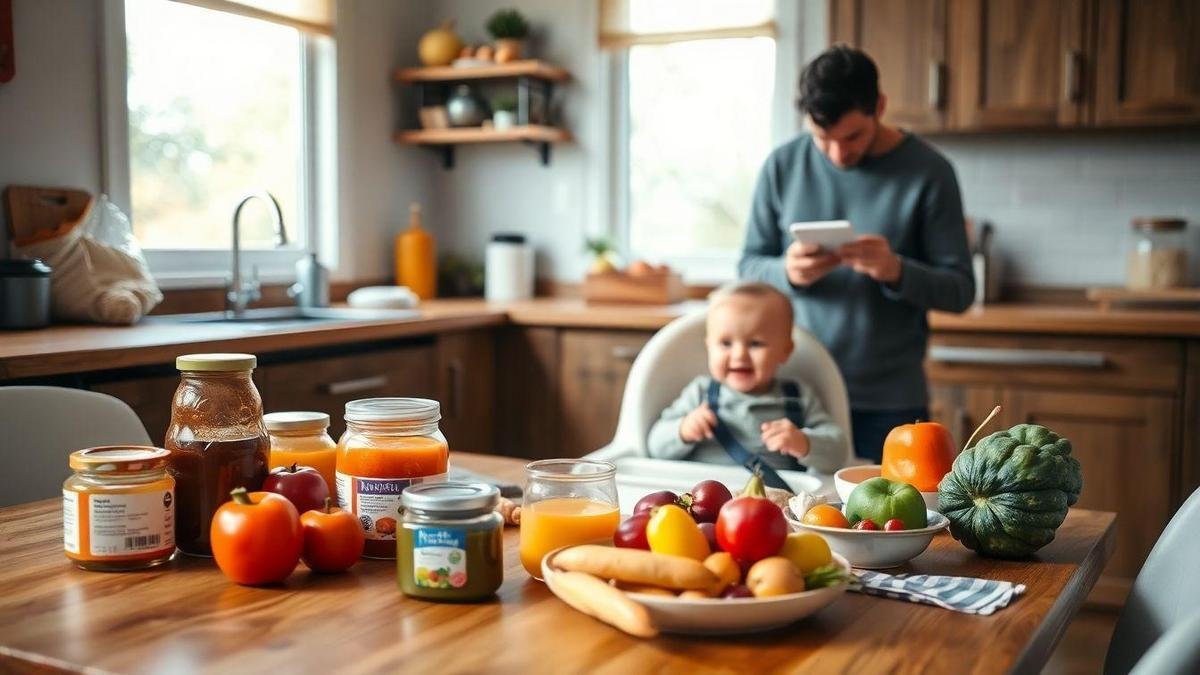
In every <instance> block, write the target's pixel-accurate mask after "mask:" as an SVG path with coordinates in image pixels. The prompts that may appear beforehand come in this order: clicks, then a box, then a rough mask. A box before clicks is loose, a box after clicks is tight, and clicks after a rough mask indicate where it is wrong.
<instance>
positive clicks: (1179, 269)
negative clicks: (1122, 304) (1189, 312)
mask: <svg viewBox="0 0 1200 675" xmlns="http://www.w3.org/2000/svg"><path fill="white" fill-rule="evenodd" d="M1186 227H1187V222H1186V221H1184V220H1181V219H1178V218H1135V219H1134V221H1133V231H1134V233H1135V234H1134V239H1133V245H1132V247H1131V248H1130V250H1129V255H1128V261H1127V269H1126V278H1125V285H1126V286H1127V287H1128V288H1130V289H1133V290H1149V289H1156V288H1174V287H1177V286H1187V285H1188V250H1187V241H1186V238H1185V234H1186V231H1187V230H1186Z"/></svg>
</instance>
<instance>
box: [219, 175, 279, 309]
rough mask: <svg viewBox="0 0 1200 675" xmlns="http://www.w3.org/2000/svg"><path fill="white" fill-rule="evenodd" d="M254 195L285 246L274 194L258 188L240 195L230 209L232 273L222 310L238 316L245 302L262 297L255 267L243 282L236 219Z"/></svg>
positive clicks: (276, 237) (276, 238) (239, 237)
mask: <svg viewBox="0 0 1200 675" xmlns="http://www.w3.org/2000/svg"><path fill="white" fill-rule="evenodd" d="M255 198H258V199H261V200H263V201H264V202H266V204H267V207H268V209H267V210H268V211H269V212H270V213H271V221H272V223H273V224H274V226H275V245H276V246H286V245H287V230H286V229H284V227H283V211H282V210H280V208H279V202H278V201H277V200H276V199H275V195H272V194H271V193H270V192H267V191H266V190H260V191H258V192H251V193H250V194H248V195H246V196H245V197H242V199H241V201H239V202H238V204H237V206H236V207H234V209H233V274H232V275H231V276H230V279H229V286H228V287H227V289H226V293H225V311H226V312H230V313H232V314H233V316H234V318H240V317H241V316H242V315H243V314H244V313H245V312H246V305H248V304H250V303H251V302H254V301H255V300H259V299H261V298H262V287H261V284H259V282H258V267H257V266H255V267H253V268H252V273H251V276H250V280H249V281H242V265H241V257H242V256H241V241H240V239H241V236H240V235H241V226H240V225H239V223H238V220H239V219H240V218H241V215H242V207H243V206H245V205H246V202H248V201H250V200H251V199H255Z"/></svg>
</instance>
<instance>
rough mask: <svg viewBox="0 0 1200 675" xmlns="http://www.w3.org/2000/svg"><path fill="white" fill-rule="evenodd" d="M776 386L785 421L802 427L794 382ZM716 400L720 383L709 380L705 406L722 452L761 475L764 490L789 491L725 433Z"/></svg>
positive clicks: (784, 381) (764, 466)
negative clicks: (780, 393)
mask: <svg viewBox="0 0 1200 675" xmlns="http://www.w3.org/2000/svg"><path fill="white" fill-rule="evenodd" d="M780 386H781V387H782V388H783V395H784V396H785V397H786V403H785V404H784V412H785V414H786V415H787V418H788V419H789V420H791V422H792V424H795V425H796V426H797V427H803V426H804V416H803V414H802V412H801V410H800V403H799V398H800V389H799V387H797V386H796V383H795V382H792V381H790V380H783V381H781V382H780ZM720 399H721V383H720V382H718V381H716V380H713V381H712V382H710V383H709V384H708V407H709V408H711V409H712V411H713V414H714V415H715V416H716V418H717V424H716V426H715V427H713V435H714V436H716V437H717V442H718V443H720V444H721V447H722V448H724V449H725V452H727V453H729V456H730V457H732V458H733V461H735V462H737V463H738V464H741V465H742V466H744V467H746V469H747V470H748V471H750V472H751V473H754V472H758V473H759V474H760V475H761V476H762V480H763V484H764V485H766V486H767V487H773V488H779V489H781V490H788V491H791V488H790V487H788V484H787V483H786V482H784V480H783V478H781V477H780V476H779V473H778V472H776V471H775V469H774V468H772V467H771V465H770V464H767V463H766V462H764V461H763V459H762V457H759V456H758V455H756V454H754V453H752V452H750V451H749V450H747V449H746V448H745V447H743V446H742V444H741V443H739V442H738V440H737V438H736V437H735V436H734V435H733V432H732V431H730V430H729V427H727V426H725V423H724V422H722V421H721V413H720V407H721V406H720ZM802 470H803V467H802Z"/></svg>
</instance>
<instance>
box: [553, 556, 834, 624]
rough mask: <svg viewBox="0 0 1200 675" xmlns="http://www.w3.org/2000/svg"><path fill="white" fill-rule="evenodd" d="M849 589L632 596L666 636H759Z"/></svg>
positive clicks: (640, 594) (814, 611)
mask: <svg viewBox="0 0 1200 675" xmlns="http://www.w3.org/2000/svg"><path fill="white" fill-rule="evenodd" d="M553 558H554V553H551V554H550V555H547V556H546V557H545V558H543V559H542V578H543V579H545V580H546V585H547V586H549V587H550V590H551V591H553V590H554V575H555V571H554V566H553V564H554V560H553ZM833 559H834V561H835V562H837V564H839V565H841V566H842V569H844V570H846V571H847V572H848V571H849V570H850V563H849V562H848V561H847V560H846V559H845V558H843V557H842V556H840V555H838V554H836V553H835V554H834V555H833ZM848 586H849V584H847V583H843V584H838V585H837V586H828V587H826V588H818V589H816V590H812V591H804V592H801V593H789V594H787V595H780V596H776V597H773V598H729V599H725V598H695V599H692V598H676V597H668V596H665V595H648V594H645V593H629V594H628V595H629V597H630V598H631V599H633V600H635V601H636V602H638V603H640V604H642V605H645V607H646V609H647V610H649V611H650V618H651V620H652V621H654V625H655V626H657V627H658V629H659V630H660V631H662V632H664V633H685V634H689V635H735V634H738V633H757V632H760V631H766V630H772V629H774V628H781V627H783V626H787V625H790V624H793V623H795V622H797V621H799V620H800V619H803V618H804V617H806V616H808V615H810V614H814V613H816V612H818V611H820V610H821V609H823V608H825V607H826V606H828V605H829V604H831V603H832V602H833V601H835V600H837V599H838V598H840V597H841V596H842V593H844V592H846V588H847V587H848Z"/></svg>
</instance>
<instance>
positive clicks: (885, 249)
mask: <svg viewBox="0 0 1200 675" xmlns="http://www.w3.org/2000/svg"><path fill="white" fill-rule="evenodd" d="M838 256H840V257H841V259H842V263H844V264H845V265H846V266H848V267H850V269H852V270H854V271H855V272H858V273H860V274H865V275H867V276H869V277H871V278H872V279H874V280H875V281H880V282H883V283H885V284H895V283H896V282H897V281H900V256H898V255H896V254H895V253H892V246H891V244H888V240H887V239H884V238H883V237H881V236H879V235H877V234H864V235H862V236H861V237H859V238H857V239H855V240H854V241H852V242H850V243H849V244H842V246H841V248H839V249H838Z"/></svg>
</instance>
